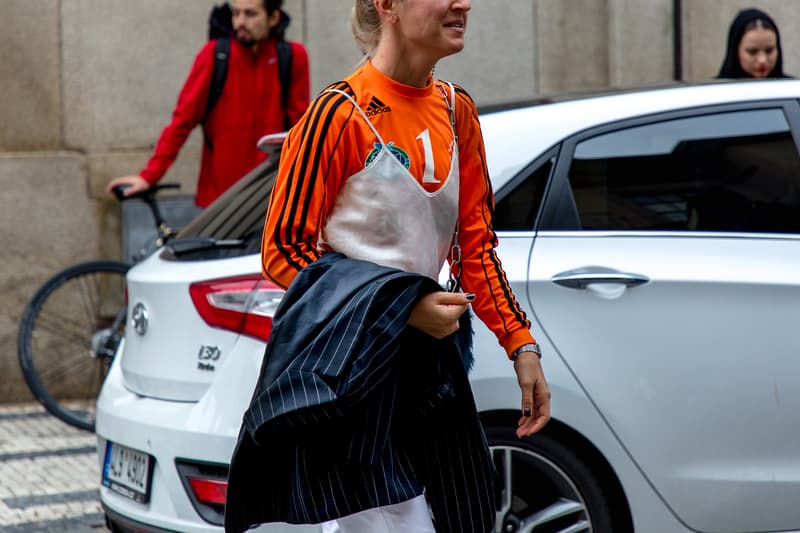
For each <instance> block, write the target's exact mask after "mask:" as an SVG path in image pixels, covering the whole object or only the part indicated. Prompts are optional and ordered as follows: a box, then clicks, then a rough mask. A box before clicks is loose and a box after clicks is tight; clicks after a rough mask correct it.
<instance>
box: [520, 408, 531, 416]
mask: <svg viewBox="0 0 800 533" xmlns="http://www.w3.org/2000/svg"><path fill="white" fill-rule="evenodd" d="M522 416H531V408H530V407H526V408H525V409H523V410H522Z"/></svg>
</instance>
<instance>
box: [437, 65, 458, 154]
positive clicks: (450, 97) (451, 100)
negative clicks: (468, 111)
mask: <svg viewBox="0 0 800 533" xmlns="http://www.w3.org/2000/svg"><path fill="white" fill-rule="evenodd" d="M434 83H436V90H437V91H438V92H439V95H440V96H441V97H442V98H443V99H444V103H445V105H446V106H447V114H448V115H449V117H450V127H451V128H452V129H453V142H454V143H455V145H456V146H458V132H457V131H456V89H455V87H453V84H452V83H450V82H449V81H447V82H441V81H436V82H434ZM442 83H447V86H448V87H449V88H450V92H449V94H448V92H447V91H446V90H445V88H444V87H442Z"/></svg>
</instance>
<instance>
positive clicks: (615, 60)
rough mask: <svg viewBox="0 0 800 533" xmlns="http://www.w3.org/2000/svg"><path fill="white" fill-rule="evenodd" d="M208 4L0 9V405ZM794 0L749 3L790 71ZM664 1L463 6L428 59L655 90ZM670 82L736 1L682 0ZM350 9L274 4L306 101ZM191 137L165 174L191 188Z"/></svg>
mask: <svg viewBox="0 0 800 533" xmlns="http://www.w3.org/2000/svg"><path fill="white" fill-rule="evenodd" d="M220 1H221V0H135V1H131V0H35V1H31V0H2V7H3V19H4V21H5V24H4V31H3V32H0V55H1V57H0V80H3V84H2V86H3V91H2V98H0V124H2V127H0V187H2V188H1V189H0V191H2V192H0V201H2V202H3V209H1V210H0V218H2V225H1V226H0V227H2V228H3V229H2V230H1V231H2V237H3V239H2V243H3V246H4V252H5V253H4V257H5V261H3V262H2V264H0V286H2V288H3V291H4V296H5V297H4V298H3V299H2V301H0V375H2V376H3V378H2V379H0V402H9V401H21V400H28V399H30V396H29V394H28V392H27V389H26V388H25V386H24V383H23V381H22V379H21V374H20V372H19V367H18V363H17V359H16V333H17V328H18V324H19V318H20V315H21V313H22V309H23V307H24V305H25V303H26V302H27V300H28V298H29V297H30V295H31V294H32V293H33V292H34V290H35V289H36V288H37V287H38V286H39V285H41V284H42V283H43V282H44V281H45V280H46V279H47V278H48V277H49V276H50V275H52V274H53V273H55V272H56V271H57V270H59V269H61V268H64V267H66V266H68V265H70V264H72V263H74V262H76V261H79V260H87V259H94V258H119V257H121V252H120V242H121V228H120V218H119V205H118V204H117V203H116V201H114V200H113V199H111V198H110V197H108V196H107V195H105V194H104V193H103V188H104V186H105V184H106V183H107V182H108V180H109V179H111V178H113V177H115V176H120V175H125V174H132V173H136V172H138V170H139V169H140V168H141V167H142V166H143V165H144V164H145V162H146V161H147V159H148V157H149V156H150V153H151V150H152V147H153V145H154V144H155V142H156V140H157V138H158V135H159V133H160V131H161V129H162V128H163V126H164V125H165V124H166V122H167V121H168V120H169V118H170V114H171V111H172V108H173V106H174V103H175V100H176V97H177V94H178V91H179V90H180V87H181V85H182V83H183V81H184V78H185V76H186V74H187V72H188V71H189V68H190V66H191V64H192V62H193V60H194V56H195V54H196V52H197V51H198V49H199V48H200V46H201V45H202V44H203V42H204V41H205V39H206V24H207V17H208V13H209V10H210V8H211V6H212V5H213V4H214V3H218V2H220ZM796 1H797V0H760V1H759V2H757V3H758V5H760V6H761V7H762V8H764V9H765V10H767V11H768V12H770V13H771V14H772V15H773V16H774V18H775V19H776V20H777V21H778V24H779V26H780V28H781V29H782V38H783V45H784V52H785V57H784V65H785V68H786V70H787V72H790V73H795V74H800V46H799V45H800V42H798V41H800V36H798V34H797V33H796V32H794V31H792V30H793V28H795V27H797V25H798V23H800V10H798V9H796V5H795V3H796ZM674 4H675V2H674V0H491V1H486V2H473V6H472V7H473V9H472V13H471V14H470V18H469V30H468V33H467V46H466V49H465V50H464V51H463V52H462V53H461V54H458V55H456V56H453V57H450V58H446V59H444V60H443V61H442V62H441V64H440V65H437V69H436V73H437V76H439V77H440V78H443V79H448V80H452V81H454V82H457V83H459V84H461V85H463V86H464V87H465V88H466V89H467V90H468V91H469V92H470V94H471V95H472V96H473V98H474V99H475V101H476V102H477V103H478V104H479V105H481V104H493V103H503V102H510V101H515V100H522V99H527V98H533V97H537V96H540V95H546V94H553V93H560V92H575V91H585V90H597V89H604V88H608V87H616V86H627V85H640V84H652V83H662V82H668V81H669V80H671V79H672V75H673V57H672V53H673V6H674ZM681 4H682V6H683V19H682V23H683V40H682V43H681V44H682V50H683V55H682V58H681V59H682V62H683V73H684V78H685V79H689V80H704V79H709V78H711V77H713V76H714V75H715V74H716V72H717V69H718V68H719V64H720V62H721V61H722V55H723V53H724V50H725V38H726V34H727V28H728V24H729V23H730V21H731V20H732V18H733V16H734V15H735V13H736V11H737V10H738V9H741V8H744V7H749V6H751V5H753V2H751V1H742V0H682V2H681ZM351 5H352V2H351V0H285V8H286V10H287V11H288V12H289V13H290V14H291V16H292V19H293V20H292V25H291V27H290V30H289V38H290V39H293V40H300V41H302V42H304V43H305V45H306V46H307V48H308V51H309V55H310V61H311V83H312V93H316V92H318V91H319V90H321V89H322V88H323V87H325V85H327V84H328V83H330V82H332V81H335V80H337V79H339V78H341V77H342V76H344V75H345V74H347V73H348V72H350V71H351V70H352V68H353V67H354V65H355V64H356V63H357V62H358V60H359V54H358V52H357V50H356V47H355V45H354V43H353V40H352V38H351V35H350V26H349V13H350V7H351ZM201 142H202V136H201V135H200V133H199V131H196V132H195V133H194V134H193V135H192V136H191V137H190V138H189V140H188V142H187V145H186V147H185V148H184V150H183V151H182V152H181V155H180V157H179V159H178V161H177V162H176V164H175V165H174V166H173V168H172V169H171V170H170V171H169V173H168V174H167V176H166V177H165V180H167V181H179V182H181V183H182V184H183V190H182V191H181V194H189V195H191V194H193V193H194V186H195V178H196V172H197V166H198V159H199V153H200V147H201Z"/></svg>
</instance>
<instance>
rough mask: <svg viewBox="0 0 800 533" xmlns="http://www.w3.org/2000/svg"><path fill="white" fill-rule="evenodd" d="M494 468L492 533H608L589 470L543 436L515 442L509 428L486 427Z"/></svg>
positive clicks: (605, 508) (603, 503) (603, 502)
mask: <svg viewBox="0 0 800 533" xmlns="http://www.w3.org/2000/svg"><path fill="white" fill-rule="evenodd" d="M486 437H487V439H488V441H489V447H490V448H491V450H492V457H493V459H494V464H495V468H496V469H497V491H498V500H497V501H498V509H497V518H496V520H495V532H496V533H516V532H520V533H526V532H527V533H531V532H533V531H535V532H536V533H546V532H556V531H569V532H582V531H585V532H589V531H591V532H593V533H611V532H613V530H614V529H613V525H612V520H611V512H610V509H609V505H608V501H607V499H606V498H605V497H604V496H603V491H602V489H601V487H600V483H599V482H598V481H597V477H596V476H595V475H594V474H593V473H592V470H591V468H589V466H588V465H587V464H586V463H585V462H583V461H582V460H581V459H580V458H579V457H578V456H577V455H575V454H574V453H573V452H572V451H571V450H570V449H569V448H567V447H566V446H565V445H564V444H562V443H560V442H558V441H557V440H555V439H553V438H552V437H549V436H547V435H545V434H537V435H534V436H533V437H529V438H525V439H519V438H517V436H516V435H515V434H514V429H513V428H511V427H488V428H487V429H486Z"/></svg>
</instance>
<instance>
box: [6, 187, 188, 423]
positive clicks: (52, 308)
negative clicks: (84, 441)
mask: <svg viewBox="0 0 800 533" xmlns="http://www.w3.org/2000/svg"><path fill="white" fill-rule="evenodd" d="M179 187H180V184H178V183H164V184H156V185H154V186H152V187H151V188H150V189H148V190H147V191H144V192H141V193H138V194H135V195H131V196H129V197H125V196H123V190H124V188H125V187H124V186H118V187H115V188H114V194H115V196H116V197H117V199H118V200H120V201H127V200H129V199H140V200H142V201H143V202H144V203H145V204H146V205H147V206H148V207H149V208H150V212H151V214H152V217H153V222H154V223H155V226H156V232H157V234H156V237H155V241H154V242H153V243H151V244H150V245H147V244H146V245H145V246H144V247H143V248H142V249H141V250H140V251H139V253H137V254H136V255H135V256H134V257H133V258H132V262H130V263H128V262H125V261H116V260H94V261H86V262H82V263H78V264H75V265H73V266H70V267H68V268H66V269H64V270H62V271H61V272H58V273H57V274H55V275H54V276H53V277H51V278H50V279H49V280H47V281H46V282H45V283H44V284H43V285H42V286H41V287H40V288H39V289H38V290H37V291H36V292H35V293H34V295H33V297H32V298H31V300H30V302H29V303H28V305H27V306H26V307H25V311H24V312H23V314H22V320H21V322H20V328H19V332H18V335H17V355H18V356H19V363H20V367H21V368H22V374H23V377H24V378H25V383H27V385H28V388H29V389H30V391H31V393H33V395H34V396H35V397H36V400H37V401H38V402H39V403H41V404H42V405H43V406H44V408H45V409H46V410H47V411H48V412H49V413H51V414H52V415H54V416H55V417H57V418H58V419H59V420H61V421H63V422H65V423H67V424H69V425H71V426H74V427H77V428H80V429H84V430H87V431H94V424H95V402H96V400H97V396H98V394H99V393H100V388H101V387H102V385H103V381H104V380H105V376H106V374H107V373H108V369H109V367H110V366H111V362H112V360H113V359H114V355H115V354H116V352H117V348H118V346H119V344H120V341H121V340H122V338H123V336H124V334H125V322H126V318H127V302H126V289H125V275H126V274H127V272H128V270H129V269H130V268H131V266H133V264H135V263H136V262H138V261H140V260H141V259H143V258H144V257H145V256H146V255H149V254H150V253H151V252H152V251H154V250H155V249H157V248H160V247H161V246H163V245H164V244H166V243H167V241H169V240H170V239H172V238H173V237H174V236H175V235H176V234H177V232H176V231H175V230H174V229H172V228H171V227H169V225H168V224H167V223H166V221H165V220H164V218H163V217H162V215H161V211H160V210H159V208H158V203H157V202H156V195H157V193H158V191H160V190H163V189H177V188H179Z"/></svg>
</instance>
